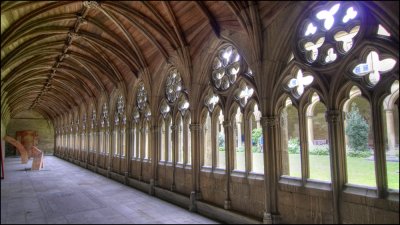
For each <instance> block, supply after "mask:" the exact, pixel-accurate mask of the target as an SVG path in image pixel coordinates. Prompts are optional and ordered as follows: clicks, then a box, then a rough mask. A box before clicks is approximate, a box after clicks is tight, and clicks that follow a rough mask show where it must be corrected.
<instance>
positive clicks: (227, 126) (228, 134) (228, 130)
mask: <svg viewBox="0 0 400 225" xmlns="http://www.w3.org/2000/svg"><path fill="white" fill-rule="evenodd" d="M223 125H224V131H225V168H226V195H225V203H224V209H231V197H230V182H231V171H232V169H233V168H232V166H231V165H233V164H232V163H233V162H232V159H233V157H232V154H234V152H235V151H234V146H235V145H234V140H233V132H232V123H231V121H230V120H225V121H224V122H223ZM214 139H215V138H214Z"/></svg>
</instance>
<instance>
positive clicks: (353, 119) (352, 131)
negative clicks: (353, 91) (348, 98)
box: [346, 103, 369, 153]
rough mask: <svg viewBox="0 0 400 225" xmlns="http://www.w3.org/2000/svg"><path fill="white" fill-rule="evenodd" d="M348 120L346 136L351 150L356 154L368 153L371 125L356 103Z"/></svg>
mask: <svg viewBox="0 0 400 225" xmlns="http://www.w3.org/2000/svg"><path fill="white" fill-rule="evenodd" d="M346 120H347V121H346V122H347V126H346V135H347V137H348V141H349V147H350V148H351V150H352V151H354V152H355V153H360V152H368V151H369V149H368V131H369V125H368V123H367V121H365V119H364V118H363V117H362V115H361V114H360V113H359V110H358V108H357V106H356V105H355V104H354V103H353V104H352V105H351V111H350V112H348V113H347V115H346Z"/></svg>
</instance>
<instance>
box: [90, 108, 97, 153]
mask: <svg viewBox="0 0 400 225" xmlns="http://www.w3.org/2000/svg"><path fill="white" fill-rule="evenodd" d="M96 122H97V117H96V110H95V109H93V111H92V116H91V120H90V133H89V140H90V141H89V152H94V151H95V150H96V146H95V145H96Z"/></svg>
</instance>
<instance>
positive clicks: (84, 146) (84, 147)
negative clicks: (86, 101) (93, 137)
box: [80, 115, 87, 158]
mask: <svg viewBox="0 0 400 225" xmlns="http://www.w3.org/2000/svg"><path fill="white" fill-rule="evenodd" d="M86 137H87V136H86V115H83V116H82V129H81V156H80V157H82V158H83V154H84V153H83V152H86V151H87V142H86Z"/></svg>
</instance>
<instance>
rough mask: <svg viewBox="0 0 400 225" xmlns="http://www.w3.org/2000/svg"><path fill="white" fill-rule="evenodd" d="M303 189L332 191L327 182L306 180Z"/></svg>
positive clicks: (329, 183)
mask: <svg viewBox="0 0 400 225" xmlns="http://www.w3.org/2000/svg"><path fill="white" fill-rule="evenodd" d="M305 187H306V188H313V189H318V190H325V191H332V187H331V182H329V181H321V180H314V179H307V183H306V185H305Z"/></svg>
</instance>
